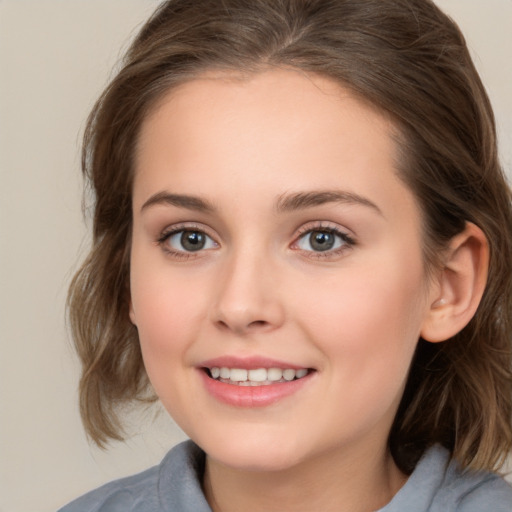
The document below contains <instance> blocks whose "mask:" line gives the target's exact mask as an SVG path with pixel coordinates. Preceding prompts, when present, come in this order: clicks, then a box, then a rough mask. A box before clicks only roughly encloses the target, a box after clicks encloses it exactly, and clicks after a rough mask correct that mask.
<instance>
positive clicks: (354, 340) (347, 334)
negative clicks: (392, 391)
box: [297, 258, 424, 393]
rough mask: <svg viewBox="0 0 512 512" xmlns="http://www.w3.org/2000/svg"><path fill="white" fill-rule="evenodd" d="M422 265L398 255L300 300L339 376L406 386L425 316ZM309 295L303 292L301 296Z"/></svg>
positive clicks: (314, 337)
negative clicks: (407, 260) (303, 302)
mask: <svg viewBox="0 0 512 512" xmlns="http://www.w3.org/2000/svg"><path fill="white" fill-rule="evenodd" d="M422 289H423V271H422V267H421V265H411V264H409V265H405V262H404V261H400V260H399V259H397V260H396V261H395V260H394V259H393V258H390V259H388V260H386V259H381V260H380V261H379V264H374V265H364V266H361V267H360V268H350V269H347V271H346V272H345V271H344V272H341V273H339V275H333V276H332V278H331V279H330V280H326V281H325V282H324V283H323V286H316V287H314V288H312V287H309V290H310V292H309V293H308V297H309V298H310V299H309V300H308V301H307V304H299V303H297V307H300V308H301V309H302V314H300V315H298V316H300V317H301V318H302V319H303V321H302V325H303V329H305V330H307V332H308V335H309V337H310V338H311V339H312V340H313V342H314V343H315V344H316V345H317V346H318V348H319V349H320V350H321V351H323V352H324V353H325V354H326V355H327V356H328V357H327V361H328V363H327V364H328V365H331V371H332V372H333V373H335V374H336V379H341V380H343V381H345V380H347V381H352V382H355V381H358V382H360V383H361V388H360V389H361V392H363V393H364V389H365V388H364V386H363V385H364V383H365V382H366V383H367V384H368V386H378V385H382V384H383V382H384V381H388V382H389V383H390V385H392V386H393V387H398V386H401V385H402V383H403V380H404V379H405V377H406V374H407V371H408V368H409V365H410V361H411V359H412V356H413V353H414V350H415V347H416V344H417V340H418V338H419V333H420V330H421V325H422V319H423V316H422V315H423V302H424V301H423V300H422ZM302 297H304V294H303V295H302Z"/></svg>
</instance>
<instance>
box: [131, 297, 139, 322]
mask: <svg viewBox="0 0 512 512" xmlns="http://www.w3.org/2000/svg"><path fill="white" fill-rule="evenodd" d="M130 321H131V322H132V324H133V325H135V327H137V322H136V320H135V312H134V311H133V303H132V300H131V299H130Z"/></svg>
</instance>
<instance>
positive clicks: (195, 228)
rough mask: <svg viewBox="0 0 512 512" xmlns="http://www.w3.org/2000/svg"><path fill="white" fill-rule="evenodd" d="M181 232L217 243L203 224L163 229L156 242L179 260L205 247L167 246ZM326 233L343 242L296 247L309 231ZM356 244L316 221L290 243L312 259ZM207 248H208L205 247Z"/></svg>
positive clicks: (332, 228) (334, 228)
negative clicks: (312, 248)
mask: <svg viewBox="0 0 512 512" xmlns="http://www.w3.org/2000/svg"><path fill="white" fill-rule="evenodd" d="M183 232H192V233H194V232H197V233H202V234H204V235H206V236H207V237H208V238H209V239H210V240H212V241H213V242H214V243H215V244H216V245H218V243H217V242H216V241H215V239H214V237H213V236H211V235H210V234H209V233H208V230H206V229H205V228H204V226H199V225H191V224H181V225H176V226H173V227H172V228H168V229H166V230H164V231H163V232H162V233H161V234H160V236H159V237H158V239H157V244H158V245H159V246H160V247H161V248H162V250H164V251H165V252H166V253H167V254H169V255H170V256H172V257H173V258H176V259H180V260H188V259H190V258H195V257H197V256H198V255H199V254H198V253H201V252H204V251H205V249H199V250H198V251H186V250H183V251H176V250H173V249H171V248H170V247H169V245H168V244H167V243H166V242H167V241H168V240H169V239H170V238H171V237H172V236H174V235H176V234H178V233H183ZM315 232H317V233H327V234H332V235H334V236H335V237H337V238H338V239H340V240H341V241H342V242H343V244H342V246H341V247H338V248H337V249H334V250H330V249H328V250H325V251H309V250H304V249H300V248H299V247H296V246H297V244H298V243H299V242H300V241H301V240H303V239H304V238H305V237H306V236H307V235H311V233H315ZM355 245H356V241H355V240H354V238H353V237H352V236H350V235H349V234H348V233H346V232H344V231H341V230H340V229H339V228H337V227H334V226H332V225H325V224H324V223H318V224H314V225H311V224H309V225H305V226H304V227H302V228H301V229H299V231H298V234H297V236H296V237H295V240H294V242H293V243H292V245H291V248H292V249H293V250H298V251H301V252H302V253H303V254H304V253H305V254H306V257H308V258H313V259H324V258H335V257H336V256H339V255H341V254H342V253H343V252H345V251H347V250H349V249H350V248H352V247H354V246H355ZM206 250H208V249H206Z"/></svg>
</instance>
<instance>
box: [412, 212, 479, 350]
mask: <svg viewBox="0 0 512 512" xmlns="http://www.w3.org/2000/svg"><path fill="white" fill-rule="evenodd" d="M488 265H489V245H488V243H487V238H486V237H485V235H484V233H483V231H482V230H481V229H480V228H479V227H477V226H476V225H475V224H473V223H471V222H466V227H465V228H464V231H462V232H461V233H459V234H458V235H457V236H455V237H454V238H453V239H452V241H451V242H450V246H449V249H448V251H447V253H446V255H445V258H444V262H443V268H442V269H441V270H440V273H439V280H438V283H436V284H437V286H436V287H435V291H433V296H432V297H431V304H430V309H429V311H428V313H427V316H426V318H425V321H424V323H423V327H422V330H421V336H422V338H423V339H425V340H427V341H430V342H440V341H445V340H447V339H449V338H451V337H452V336H455V334H457V333H458V332H460V331H461V330H462V329H463V328H464V327H465V326H466V325H467V324H468V323H469V321H470V320H471V318H473V316H474V314H475V312H476V310H477V308H478V305H479V304H480V300H481V299H482V295H483V293H484V290H485V286H486V283H487V270H488Z"/></svg>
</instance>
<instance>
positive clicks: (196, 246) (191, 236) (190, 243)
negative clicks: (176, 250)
mask: <svg viewBox="0 0 512 512" xmlns="http://www.w3.org/2000/svg"><path fill="white" fill-rule="evenodd" d="M205 242H206V240H205V236H204V234H203V233H199V232H198V231H184V232H183V234H182V235H181V245H182V246H183V248H184V249H186V250H187V251H199V250H201V249H202V248H203V247H204V244H205Z"/></svg>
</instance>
